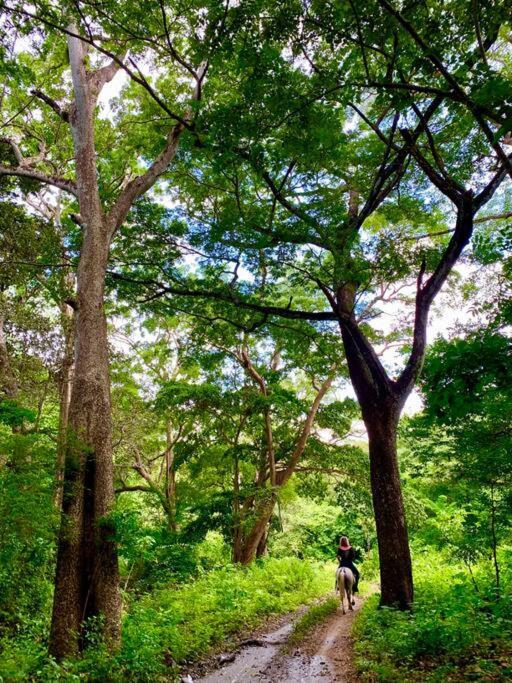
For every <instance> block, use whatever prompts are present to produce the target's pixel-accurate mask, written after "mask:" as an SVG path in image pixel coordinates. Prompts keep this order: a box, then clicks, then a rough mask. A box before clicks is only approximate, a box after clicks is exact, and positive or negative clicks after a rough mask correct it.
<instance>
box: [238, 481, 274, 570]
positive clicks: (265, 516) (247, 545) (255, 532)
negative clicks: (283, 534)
mask: <svg viewBox="0 0 512 683" xmlns="http://www.w3.org/2000/svg"><path fill="white" fill-rule="evenodd" d="M276 500H277V499H276V496H275V494H270V495H269V497H266V498H265V499H264V500H262V501H261V502H260V503H259V504H258V503H256V506H255V510H254V515H255V517H256V519H255V520H254V523H253V524H252V526H251V527H250V529H249V530H248V533H246V534H244V538H243V540H242V542H241V547H240V559H239V562H240V563H241V564H250V563H251V562H253V561H254V559H255V558H256V553H257V551H258V547H259V546H260V544H261V543H262V541H263V539H265V540H266V535H267V527H268V524H269V522H270V520H271V518H272V514H273V512H274V507H275V505H276Z"/></svg>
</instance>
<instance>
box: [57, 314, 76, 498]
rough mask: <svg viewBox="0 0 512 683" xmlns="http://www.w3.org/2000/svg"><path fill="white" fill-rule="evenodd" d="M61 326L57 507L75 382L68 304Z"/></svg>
mask: <svg viewBox="0 0 512 683" xmlns="http://www.w3.org/2000/svg"><path fill="white" fill-rule="evenodd" d="M60 314H61V326H62V331H63V337H64V349H63V353H62V360H61V367H60V377H59V433H58V441H57V463H56V488H55V505H56V507H57V508H58V509H60V508H61V507H62V492H63V483H64V463H65V459H66V437H67V431H68V422H69V404H70V401H71V387H72V382H73V361H74V339H75V320H74V317H75V316H74V311H73V309H72V308H71V306H69V305H68V304H67V303H65V302H62V303H61V305H60Z"/></svg>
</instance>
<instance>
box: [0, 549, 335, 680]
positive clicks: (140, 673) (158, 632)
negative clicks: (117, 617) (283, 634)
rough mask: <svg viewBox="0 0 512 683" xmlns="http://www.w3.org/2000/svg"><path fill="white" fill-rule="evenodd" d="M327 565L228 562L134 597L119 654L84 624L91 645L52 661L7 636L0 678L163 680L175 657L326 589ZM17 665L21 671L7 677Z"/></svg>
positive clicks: (187, 656) (202, 649) (173, 669)
mask: <svg viewBox="0 0 512 683" xmlns="http://www.w3.org/2000/svg"><path fill="white" fill-rule="evenodd" d="M331 587H332V571H331V567H327V566H324V565H321V564H314V563H308V562H301V561H299V560H296V559H289V558H285V559H267V560H264V561H258V562H257V563H255V564H253V565H252V566H250V567H248V568H245V569H244V568H240V567H234V566H228V567H225V568H223V569H218V570H214V571H211V572H209V573H207V574H205V575H204V576H203V577H201V578H199V579H198V580H197V581H194V582H192V583H190V584H185V585H183V586H180V587H176V586H175V585H170V586H168V587H166V588H160V589H158V590H157V591H155V592H154V593H152V594H151V595H147V596H144V597H142V598H141V599H140V600H137V601H131V602H130V604H129V608H128V612H127V614H126V616H125V618H124V624H123V642H122V647H121V651H120V652H119V654H118V655H115V656H112V655H109V654H108V653H107V652H106V650H105V649H104V648H103V646H102V644H101V643H100V642H97V640H96V636H95V633H96V632H97V630H98V629H97V624H89V631H88V634H89V635H88V638H89V640H90V642H91V644H92V647H91V648H90V649H89V650H87V651H86V653H85V655H84V657H83V658H82V659H81V660H78V661H73V662H71V661H69V662H63V663H62V665H61V666H57V665H56V664H55V663H54V662H51V661H48V659H47V658H43V656H42V652H41V650H40V649H39V650H38V649H37V648H35V647H34V646H33V645H32V646H31V647H30V646H29V644H28V643H27V642H23V643H21V644H17V643H9V649H6V650H5V652H4V654H3V656H2V658H1V659H0V680H2V678H1V677H4V679H5V680H20V681H22V680H37V681H44V682H45V683H46V682H47V681H48V682H49V681H61V680H62V681H80V680H84V681H91V682H92V681H94V682H97V683H100V682H102V683H103V682H105V681H109V682H111V683H121V682H125V681H140V682H141V683H142V682H144V681H146V682H147V683H153V682H155V681H165V680H169V678H171V679H172V677H173V676H174V675H175V674H176V673H177V670H178V667H179V665H180V663H182V662H184V661H185V660H187V661H189V660H192V659H195V658H198V657H201V656H204V655H205V653H206V652H207V651H208V649H209V648H211V647H212V646H214V645H215V644H217V643H219V642H221V641H222V640H225V639H227V638H229V637H230V636H233V635H235V634H236V633H238V632H242V631H245V630H246V629H248V628H251V627H254V626H256V625H257V623H258V622H260V621H261V620H262V619H263V618H264V617H265V616H266V615H269V614H281V613H284V612H287V611H289V610H292V609H294V608H296V607H298V606H299V605H301V604H304V603H307V602H310V601H311V600H313V599H315V598H318V597H320V596H321V595H323V594H325V593H326V592H327V591H328V590H329V589H330V588H331ZM13 672H16V675H17V676H18V678H14V677H13V678H9V677H8V676H11V674H12V673H13Z"/></svg>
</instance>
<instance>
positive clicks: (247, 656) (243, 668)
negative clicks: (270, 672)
mask: <svg viewBox="0 0 512 683" xmlns="http://www.w3.org/2000/svg"><path fill="white" fill-rule="evenodd" d="M292 628H293V624H292V623H291V622H290V623H288V624H285V625H284V626H282V627H281V628H280V629H278V630H277V631H273V632H272V633H267V634H266V635H265V636H264V637H262V638H261V642H262V643H263V644H262V645H250V646H249V647H246V648H244V649H243V650H242V651H241V652H240V654H238V655H237V656H236V659H235V661H234V662H232V663H231V664H228V665H227V666H224V667H223V668H222V669H217V670H216V671H212V673H211V674H209V675H208V676H205V677H204V678H200V679H198V681H197V683H221V681H222V682H224V683H250V682H251V681H264V680H265V678H262V672H263V671H264V669H265V667H267V666H268V665H269V664H270V662H271V661H272V659H273V658H274V657H275V655H276V654H277V653H278V652H279V648H280V646H281V645H282V644H283V642H284V641H285V640H286V638H287V637H288V636H289V635H290V633H291V631H292Z"/></svg>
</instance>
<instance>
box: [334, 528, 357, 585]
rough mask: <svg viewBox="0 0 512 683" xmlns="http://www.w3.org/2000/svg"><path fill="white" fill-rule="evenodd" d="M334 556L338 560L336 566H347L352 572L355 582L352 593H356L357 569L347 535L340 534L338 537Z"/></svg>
mask: <svg viewBox="0 0 512 683" xmlns="http://www.w3.org/2000/svg"><path fill="white" fill-rule="evenodd" d="M336 557H337V558H338V562H339V564H338V567H348V568H349V569H350V570H351V572H352V573H353V575H354V578H355V583H354V587H353V588H352V593H357V592H358V588H357V586H358V584H359V570H358V569H357V567H356V565H355V564H354V560H355V557H356V554H355V551H354V548H353V547H352V546H351V545H350V541H349V540H348V538H347V536H342V537H341V538H340V544H339V546H338V549H337V551H336Z"/></svg>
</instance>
